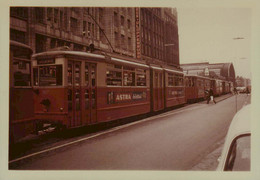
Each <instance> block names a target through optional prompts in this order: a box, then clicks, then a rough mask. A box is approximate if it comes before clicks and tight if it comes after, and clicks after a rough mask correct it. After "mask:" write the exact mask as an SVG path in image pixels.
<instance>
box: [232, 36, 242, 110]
mask: <svg viewBox="0 0 260 180" xmlns="http://www.w3.org/2000/svg"><path fill="white" fill-rule="evenodd" d="M241 39H245V38H244V37H234V38H233V40H241ZM234 64H235V60H234ZM235 83H236V75H235ZM235 88H237V84H236V87H235ZM237 94H238V93H237V90H236V94H235V96H236V112H237Z"/></svg>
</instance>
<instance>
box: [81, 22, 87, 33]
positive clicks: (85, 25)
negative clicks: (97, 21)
mask: <svg viewBox="0 0 260 180" xmlns="http://www.w3.org/2000/svg"><path fill="white" fill-rule="evenodd" d="M86 30H87V22H86V21H83V32H82V35H83V36H86Z"/></svg>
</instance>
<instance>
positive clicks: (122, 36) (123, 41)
mask: <svg viewBox="0 0 260 180" xmlns="http://www.w3.org/2000/svg"><path fill="white" fill-rule="evenodd" d="M121 47H122V48H125V36H124V35H122V34H121Z"/></svg>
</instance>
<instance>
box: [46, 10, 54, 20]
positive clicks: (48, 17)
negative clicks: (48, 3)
mask: <svg viewBox="0 0 260 180" xmlns="http://www.w3.org/2000/svg"><path fill="white" fill-rule="evenodd" d="M52 10H53V9H52V8H47V21H52V18H53V14H52Z"/></svg>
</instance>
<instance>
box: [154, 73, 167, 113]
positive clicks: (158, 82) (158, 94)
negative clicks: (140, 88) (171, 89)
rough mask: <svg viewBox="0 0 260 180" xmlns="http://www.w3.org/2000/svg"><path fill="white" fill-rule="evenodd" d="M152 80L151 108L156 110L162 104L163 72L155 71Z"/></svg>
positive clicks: (161, 107) (161, 106)
mask: <svg viewBox="0 0 260 180" xmlns="http://www.w3.org/2000/svg"><path fill="white" fill-rule="evenodd" d="M153 80H154V84H153V94H154V96H153V97H152V98H153V110H154V111H158V110H161V109H163V106H164V91H163V73H162V72H157V71H155V72H154V79H153Z"/></svg>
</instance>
